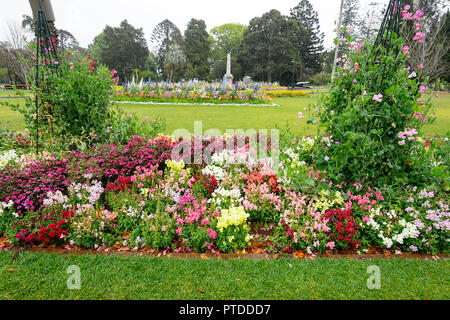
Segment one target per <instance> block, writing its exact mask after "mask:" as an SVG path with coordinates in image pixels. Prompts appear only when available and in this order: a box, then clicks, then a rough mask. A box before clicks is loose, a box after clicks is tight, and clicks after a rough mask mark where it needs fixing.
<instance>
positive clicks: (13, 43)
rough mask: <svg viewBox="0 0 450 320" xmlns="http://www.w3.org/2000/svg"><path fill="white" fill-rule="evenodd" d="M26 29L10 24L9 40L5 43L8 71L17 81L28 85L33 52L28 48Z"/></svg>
mask: <svg viewBox="0 0 450 320" xmlns="http://www.w3.org/2000/svg"><path fill="white" fill-rule="evenodd" d="M25 32H26V31H25V29H24V28H22V26H21V25H19V24H18V23H13V22H9V23H8V40H7V41H6V42H4V43H3V47H4V49H5V50H6V53H7V64H8V71H9V72H10V73H13V74H14V75H15V80H16V81H20V82H22V83H26V84H28V66H27V63H26V62H25V61H27V60H30V59H31V56H32V51H31V50H30V49H29V48H28V47H27V43H26V40H25Z"/></svg>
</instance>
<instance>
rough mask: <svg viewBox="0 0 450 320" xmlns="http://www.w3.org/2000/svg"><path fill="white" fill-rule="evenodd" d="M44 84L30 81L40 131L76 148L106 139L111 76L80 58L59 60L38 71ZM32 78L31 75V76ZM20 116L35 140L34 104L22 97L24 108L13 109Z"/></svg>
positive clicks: (102, 68)
mask: <svg viewBox="0 0 450 320" xmlns="http://www.w3.org/2000/svg"><path fill="white" fill-rule="evenodd" d="M40 72H42V74H43V79H44V80H43V81H42V80H41V82H40V83H39V86H38V83H37V82H36V81H35V79H31V81H32V82H31V83H32V88H33V94H34V95H35V96H36V97H37V99H38V103H39V109H40V110H39V114H40V115H41V117H40V118H39V120H38V121H39V130H40V133H41V134H43V135H46V136H47V137H53V138H55V139H56V140H57V142H61V143H66V144H69V145H70V144H72V143H74V144H76V143H82V142H88V141H90V140H92V139H93V138H94V139H97V140H98V139H100V140H101V139H102V138H104V137H105V135H106V127H107V126H108V122H107V121H108V119H109V118H110V115H111V113H110V111H109V109H108V105H109V92H110V90H111V88H112V84H113V81H112V74H111V72H109V70H108V69H107V68H106V67H105V66H103V65H99V66H97V67H96V68H95V67H94V62H93V61H92V60H90V59H88V58H81V57H79V56H75V57H73V59H71V58H70V57H66V58H65V59H62V60H61V62H60V63H59V65H58V66H57V68H55V65H47V66H46V67H41V68H40ZM31 74H34V73H33V72H31ZM13 109H14V110H17V111H19V112H20V113H22V114H23V116H24V120H25V124H26V126H27V128H28V130H29V131H30V133H31V134H32V135H33V136H34V135H35V134H36V124H37V123H36V102H35V99H34V98H30V97H25V104H24V105H21V104H18V105H15V106H13Z"/></svg>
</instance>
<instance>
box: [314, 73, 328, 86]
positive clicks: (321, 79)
mask: <svg viewBox="0 0 450 320" xmlns="http://www.w3.org/2000/svg"><path fill="white" fill-rule="evenodd" d="M330 79H331V73H328V72H325V71H322V72H319V73H316V74H315V75H314V76H312V77H311V83H312V84H316V85H328V84H329V83H330Z"/></svg>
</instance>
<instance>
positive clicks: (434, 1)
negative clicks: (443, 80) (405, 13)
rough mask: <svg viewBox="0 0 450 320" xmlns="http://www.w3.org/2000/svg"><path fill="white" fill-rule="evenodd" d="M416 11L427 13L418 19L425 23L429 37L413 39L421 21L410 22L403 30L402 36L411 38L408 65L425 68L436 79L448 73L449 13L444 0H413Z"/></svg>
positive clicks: (423, 30) (413, 9)
mask: <svg viewBox="0 0 450 320" xmlns="http://www.w3.org/2000/svg"><path fill="white" fill-rule="evenodd" d="M410 3H411V4H410V5H411V9H410V10H409V11H410V12H412V13H413V14H414V13H416V12H417V10H421V11H422V12H423V16H422V17H421V18H420V21H419V22H418V23H419V24H420V25H421V29H422V32H423V33H424V34H425V37H424V39H423V40H421V41H415V40H411V39H413V38H414V36H415V35H416V34H417V32H418V31H417V30H416V23H417V21H408V23H406V24H405V25H404V26H403V28H402V30H401V36H402V37H403V38H404V39H407V40H408V42H407V45H408V47H409V56H410V58H409V59H408V64H409V65H410V67H411V69H412V70H414V71H418V69H419V66H420V65H421V68H422V75H423V76H424V77H430V79H431V81H432V82H433V81H435V80H437V79H439V78H440V77H442V76H446V75H447V74H448V64H446V63H445V58H444V57H445V55H446V54H447V53H448V50H449V46H450V40H449V37H448V34H446V32H445V31H444V30H445V26H446V14H445V13H444V12H443V11H442V6H441V4H442V1H440V0H418V1H411V2H410Z"/></svg>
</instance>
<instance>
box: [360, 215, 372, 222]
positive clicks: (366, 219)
mask: <svg viewBox="0 0 450 320" xmlns="http://www.w3.org/2000/svg"><path fill="white" fill-rule="evenodd" d="M369 221H370V218H369V217H368V216H365V217H364V218H363V219H362V222H364V223H368V222H369Z"/></svg>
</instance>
